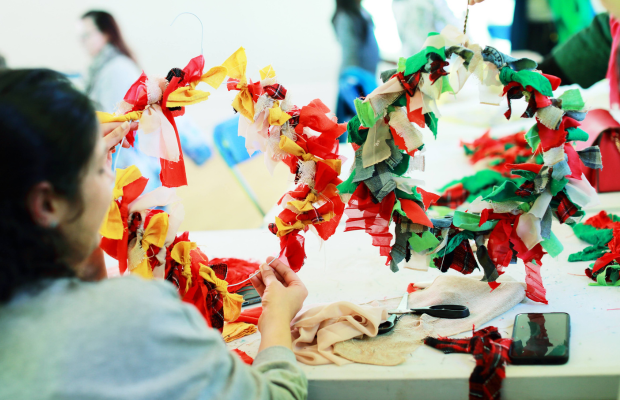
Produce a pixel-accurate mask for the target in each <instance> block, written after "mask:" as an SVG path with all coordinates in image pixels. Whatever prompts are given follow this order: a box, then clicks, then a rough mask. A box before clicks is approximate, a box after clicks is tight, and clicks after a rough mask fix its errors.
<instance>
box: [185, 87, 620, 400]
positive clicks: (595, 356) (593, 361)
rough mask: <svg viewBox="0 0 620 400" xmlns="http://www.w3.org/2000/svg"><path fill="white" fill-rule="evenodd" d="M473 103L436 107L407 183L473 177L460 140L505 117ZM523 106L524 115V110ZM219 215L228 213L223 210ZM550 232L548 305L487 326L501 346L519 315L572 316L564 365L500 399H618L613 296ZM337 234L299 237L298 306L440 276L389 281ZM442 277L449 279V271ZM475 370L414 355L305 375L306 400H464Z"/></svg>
mask: <svg viewBox="0 0 620 400" xmlns="http://www.w3.org/2000/svg"><path fill="white" fill-rule="evenodd" d="M471 93H472V91H470V92H469V93H463V92H462V93H460V94H459V98H460V99H461V100H463V101H462V102H456V103H452V104H446V105H443V106H442V107H441V111H442V113H443V115H444V118H442V119H440V121H439V130H440V131H439V135H438V138H437V140H433V139H432V136H430V137H429V136H428V135H425V141H426V143H427V145H426V149H427V159H426V160H427V162H426V168H427V172H426V173H421V172H414V173H413V176H412V177H413V178H417V179H425V180H426V185H425V188H426V189H427V190H437V189H438V188H439V187H441V186H443V185H444V184H446V183H448V182H449V181H451V180H453V179H459V178H462V177H463V176H466V175H471V174H473V173H474V172H475V167H473V166H471V165H470V164H469V163H468V161H467V159H466V158H465V156H464V154H463V150H462V148H461V147H460V146H459V140H464V141H471V140H473V139H475V138H476V137H478V136H479V135H481V134H482V133H483V132H484V131H485V130H486V128H485V126H489V125H497V124H499V123H500V122H501V121H502V120H503V115H502V113H503V111H504V110H505V107H504V108H501V107H500V108H498V107H492V106H482V105H477V104H475V103H476V97H477V95H476V94H475V93H474V94H473V95H471ZM468 97H469V99H468V100H465V99H467V98H468ZM465 102H466V103H468V104H469V105H467V104H464V103H465ZM521 106H523V108H524V104H522V105H521ZM513 107H515V108H513V115H521V113H522V112H523V110H519V109H517V108H518V107H519V103H518V102H514V103H513ZM446 121H448V122H446ZM531 124H532V121H531V120H530V121H527V120H518V121H515V122H510V123H501V125H498V126H496V128H494V130H493V132H492V133H493V135H499V134H503V133H506V134H508V133H513V132H516V131H517V130H518V129H527V128H529V126H531ZM476 125H477V127H476ZM343 151H344V152H345V154H346V155H347V156H348V157H350V156H351V155H352V151H351V149H350V148H349V149H347V148H346V147H345V148H344V149H343ZM343 172H345V174H346V173H347V172H348V168H346V167H345V168H343ZM601 209H605V210H606V211H608V212H616V213H617V212H619V211H620V193H615V194H607V195H603V196H601V205H599V206H597V207H595V208H594V209H592V210H591V212H590V213H589V215H592V214H593V213H595V212H598V211H599V210H601ZM217 212H234V210H229V209H227V208H226V206H225V205H222V208H221V209H220V210H217ZM589 215H588V216H589ZM189 217H190V216H188V218H189ZM553 229H554V232H555V233H556V235H557V236H558V238H559V239H560V240H561V242H562V243H563V244H564V247H565V251H564V252H563V253H562V254H561V255H560V256H559V257H558V258H556V259H552V258H551V257H549V256H545V258H544V259H543V267H542V269H541V271H542V277H543V281H544V284H545V288H546V289H547V299H548V300H549V305H541V304H537V303H533V302H531V301H529V300H528V301H526V302H524V303H521V304H519V305H518V306H516V307H515V308H513V309H512V310H510V311H509V312H507V313H506V314H504V315H502V316H500V317H498V318H496V319H494V320H492V321H489V323H488V324H487V325H493V326H497V327H498V328H499V329H500V331H501V332H502V335H503V336H508V337H509V336H510V335H511V334H512V323H513V320H514V317H515V315H516V314H518V313H524V312H538V313H540V312H553V311H564V312H568V313H569V314H570V316H571V344H570V360H569V362H568V363H567V364H566V365H561V366H512V365H509V366H508V367H507V370H506V375H507V378H506V379H505V380H504V384H503V392H502V396H503V398H504V399H546V400H549V399H564V400H569V399H579V400H581V399H620V393H619V386H620V345H619V342H620V310H618V309H619V308H620V291H619V290H618V288H609V287H592V286H588V283H589V282H590V280H589V279H588V278H587V277H585V276H584V275H583V274H584V269H585V268H586V266H587V265H588V263H587V262H580V263H568V262H567V258H568V255H569V254H570V253H572V252H575V251H578V250H581V249H583V248H584V247H585V246H586V244H585V243H583V242H581V241H579V240H578V239H577V238H576V237H575V236H574V235H573V233H572V230H571V229H570V227H568V226H560V225H558V224H557V222H554V226H553ZM343 230H344V226H341V227H340V228H339V230H338V232H337V233H336V234H335V235H334V236H333V237H332V238H331V239H330V240H329V241H327V242H325V243H323V244H322V247H321V244H320V243H319V241H318V238H317V237H316V236H315V235H314V234H312V233H311V232H308V233H307V234H306V254H307V257H308V259H307V261H306V264H305V266H304V267H303V268H302V270H301V271H300V273H299V275H300V276H301V278H302V279H303V281H304V282H305V283H306V285H307V287H308V290H309V296H308V299H307V301H306V305H312V304H318V303H330V302H334V301H339V300H347V301H353V302H358V303H364V302H368V301H371V300H375V299H385V298H391V297H396V296H402V294H403V293H404V292H405V289H406V287H407V285H408V284H409V283H410V282H420V281H431V280H433V279H434V278H435V277H436V276H438V275H439V274H440V272H438V271H437V270H436V269H432V268H431V269H429V270H428V271H427V272H421V271H415V270H411V269H406V268H402V269H401V271H400V272H398V273H392V272H391V271H390V270H389V268H388V267H387V266H385V258H384V257H379V250H378V249H377V248H376V247H374V246H372V245H371V238H370V236H368V235H367V234H365V233H364V232H360V231H356V232H347V233H344V232H342V231H343ZM190 239H191V240H192V241H195V242H196V243H198V244H199V245H201V248H202V249H203V251H204V252H205V253H206V254H207V255H208V256H209V257H210V258H214V257H237V258H254V259H256V260H261V261H262V260H264V259H265V258H266V257H268V256H272V255H276V253H277V251H278V250H279V242H278V239H277V238H276V237H275V236H274V235H273V234H271V233H270V232H269V231H267V230H238V231H203V232H192V233H191V234H190ZM448 273H449V274H457V272H456V271H453V270H450V271H449V272H448ZM506 273H507V274H509V275H511V276H512V277H514V278H516V279H517V280H520V281H524V275H525V274H524V267H523V264H522V263H521V262H519V264H517V265H510V266H509V267H508V268H507V269H506ZM573 274H574V275H573ZM477 328H482V326H480V327H477ZM258 338H259V334H255V335H252V336H249V337H246V338H242V339H240V340H238V341H235V342H233V343H231V344H230V346H231V347H233V348H236V347H239V348H241V349H242V350H244V351H246V352H248V353H249V354H250V355H254V354H255V352H256V349H257V346H258ZM253 352H254V354H252V353H253ZM474 365H475V364H474V361H473V357H472V356H470V355H464V354H449V355H444V354H443V353H441V352H439V351H437V350H435V349H431V348H428V347H425V346H422V347H420V348H419V349H417V350H416V351H415V352H414V353H413V354H412V355H411V356H410V358H409V359H408V360H407V362H405V363H404V364H402V365H399V366H395V367H380V366H372V365H362V364H351V365H346V366H343V367H337V366H335V365H327V366H320V367H311V366H304V367H303V368H304V370H305V372H306V374H307V376H308V379H309V381H310V394H309V398H310V399H322V400H323V399H342V400H345V399H401V398H402V399H411V398H418V399H467V397H468V380H469V376H470V374H471V372H472V370H473V368H474Z"/></svg>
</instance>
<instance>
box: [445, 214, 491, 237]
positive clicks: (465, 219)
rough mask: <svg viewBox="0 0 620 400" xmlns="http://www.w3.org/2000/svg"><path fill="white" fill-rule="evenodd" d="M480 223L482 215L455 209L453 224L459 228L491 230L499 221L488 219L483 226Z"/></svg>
mask: <svg viewBox="0 0 620 400" xmlns="http://www.w3.org/2000/svg"><path fill="white" fill-rule="evenodd" d="M478 224H480V216H479V215H475V214H470V213H466V212H463V211H455V212H454V218H453V219H452V225H454V226H456V227H457V228H460V229H463V230H466V231H471V232H481V231H488V230H491V229H493V228H494V227H495V225H497V221H487V222H485V223H484V224H482V226H478Z"/></svg>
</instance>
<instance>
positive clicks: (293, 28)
mask: <svg viewBox="0 0 620 400" xmlns="http://www.w3.org/2000/svg"><path fill="white" fill-rule="evenodd" d="M334 4H335V1H334V0H313V1H299V0H225V1H213V0H202V1H193V0H167V1H162V0H151V1H146V0H124V1H122V0H108V1H96V0H38V1H37V0H0V53H1V54H3V55H4V56H5V57H6V59H7V62H8V64H9V66H10V67H12V68H20V67H48V68H53V69H56V70H59V71H62V72H68V73H69V72H85V71H86V68H87V66H88V63H89V59H88V57H87V55H86V54H85V52H84V51H83V50H82V48H81V45H80V42H79V39H78V34H77V21H78V20H79V18H80V16H81V15H82V14H83V13H84V12H86V11H88V10H90V9H102V10H106V11H108V12H110V13H112V14H113V15H114V16H115V18H116V19H117V21H118V23H119V25H120V26H121V29H122V31H123V34H124V36H125V40H126V41H127V42H128V45H129V46H130V47H131V49H132V50H133V51H134V53H135V55H136V56H137V58H138V61H139V63H140V66H141V67H142V68H144V69H145V70H146V72H147V73H150V74H162V75H165V74H166V73H167V72H168V70H170V68H172V67H180V68H183V67H184V66H185V65H186V63H187V61H189V59H191V58H192V57H195V56H196V55H198V54H199V53H200V24H199V23H198V21H197V20H196V19H195V18H194V17H192V16H188V15H183V16H180V17H179V19H178V20H177V21H176V23H175V24H174V25H173V26H172V27H171V26H170V23H171V22H172V20H173V19H174V17H175V16H176V15H177V14H179V13H181V12H184V11H189V12H193V13H195V14H197V15H198V16H199V17H200V18H201V19H202V21H203V24H204V56H205V60H206V68H208V67H210V66H213V65H218V64H220V63H221V62H223V61H224V60H225V59H226V58H227V57H228V56H229V55H230V54H231V53H232V52H234V51H235V50H236V49H237V48H238V47H239V46H243V47H245V49H246V52H247V56H248V76H249V77H253V78H254V79H256V78H258V69H260V68H262V67H264V66H266V65H268V64H272V65H273V67H274V69H275V70H276V73H277V74H278V78H279V81H280V83H282V84H284V85H285V87H287V89H289V90H292V91H293V92H292V93H293V95H294V97H293V100H294V102H295V103H296V104H297V105H299V106H301V105H304V104H307V102H308V101H310V100H312V99H313V98H317V97H319V98H321V99H323V100H324V101H325V103H326V104H327V105H328V106H330V107H331V106H333V105H334V103H335V96H336V90H337V88H336V83H337V75H338V68H339V63H340V49H339V45H338V43H337V41H336V38H335V35H334V32H333V29H332V26H331V22H330V20H331V16H332V13H333V10H334ZM205 90H206V89H205ZM211 92H212V97H211V98H210V99H209V101H208V102H207V103H206V104H204V105H198V106H193V107H188V113H189V114H190V115H191V116H192V117H194V119H196V120H197V122H198V123H199V125H201V127H202V128H203V129H205V130H209V128H210V126H212V125H213V124H214V123H217V122H219V121H221V120H224V119H226V118H228V117H230V116H231V115H232V109H231V108H230V102H231V101H232V98H233V96H234V95H233V94H232V93H226V89H225V87H220V89H219V90H218V91H217V92H216V93H214V92H213V91H211Z"/></svg>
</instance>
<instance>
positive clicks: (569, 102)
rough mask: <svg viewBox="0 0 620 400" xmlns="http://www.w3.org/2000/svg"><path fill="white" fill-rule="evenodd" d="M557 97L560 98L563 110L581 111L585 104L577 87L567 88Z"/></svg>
mask: <svg viewBox="0 0 620 400" xmlns="http://www.w3.org/2000/svg"><path fill="white" fill-rule="evenodd" d="M558 98H559V99H562V110H564V111H581V110H583V109H584V108H585V106H586V103H585V101H583V98H582V97H581V91H579V89H569V90H567V91H566V92H564V93H562V95H561V96H560V97H558Z"/></svg>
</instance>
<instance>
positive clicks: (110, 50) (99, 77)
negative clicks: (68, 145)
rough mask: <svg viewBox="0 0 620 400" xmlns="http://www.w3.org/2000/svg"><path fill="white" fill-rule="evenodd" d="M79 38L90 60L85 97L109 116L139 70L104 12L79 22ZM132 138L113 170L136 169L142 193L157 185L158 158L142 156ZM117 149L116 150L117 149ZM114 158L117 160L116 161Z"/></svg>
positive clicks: (119, 32)
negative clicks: (142, 181)
mask: <svg viewBox="0 0 620 400" xmlns="http://www.w3.org/2000/svg"><path fill="white" fill-rule="evenodd" d="M80 39H81V41H82V45H83V46H84V48H85V49H86V51H87V52H88V54H89V55H90V56H91V57H92V63H91V65H90V67H89V69H88V77H87V82H86V95H88V97H90V99H91V100H92V102H93V105H94V107H95V109H96V110H97V111H104V112H108V113H113V112H114V111H115V110H116V107H117V104H118V103H119V102H120V101H121V100H122V99H123V98H124V97H125V94H126V93H127V90H128V89H129V88H130V87H131V85H132V84H133V83H134V82H135V81H136V80H137V79H138V77H140V73H141V71H140V68H139V67H138V64H137V63H136V60H135V58H134V56H133V55H132V53H131V51H130V50H129V47H128V46H127V44H126V43H125V40H124V39H123V35H122V33H121V30H120V28H119V26H118V24H117V23H116V20H115V19H114V17H113V16H112V15H111V14H110V13H108V12H106V11H97V10H92V11H88V12H87V13H86V14H84V15H83V16H82V18H81V20H80ZM138 142H139V138H138V135H136V141H135V143H134V146H133V147H131V148H128V149H123V150H122V151H120V152H116V153H115V154H114V163H115V165H116V167H117V168H122V169H124V168H127V167H129V166H131V165H135V166H137V167H138V169H139V170H140V172H141V173H142V176H144V177H145V178H148V180H149V182H148V184H147V186H146V189H145V190H146V191H151V190H155V189H156V188H157V187H159V186H161V180H160V178H159V172H160V171H161V165H160V162H159V159H157V158H154V157H148V156H145V155H144V154H142V153H141V152H140V150H138V147H139V145H138ZM119 150H120V149H119ZM116 157H119V160H118V162H116Z"/></svg>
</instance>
